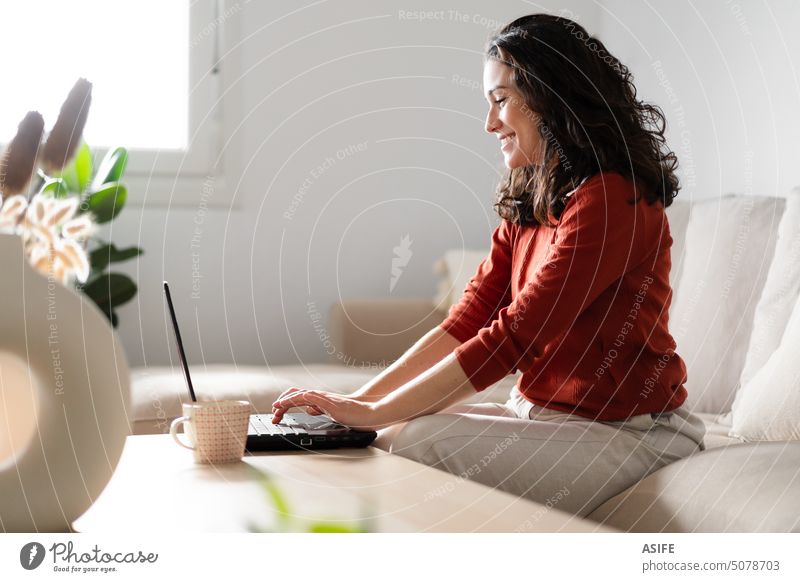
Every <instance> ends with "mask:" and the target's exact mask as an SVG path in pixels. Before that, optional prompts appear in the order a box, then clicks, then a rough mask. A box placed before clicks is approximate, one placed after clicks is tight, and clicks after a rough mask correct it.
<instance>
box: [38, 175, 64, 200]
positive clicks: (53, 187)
mask: <svg viewBox="0 0 800 582" xmlns="http://www.w3.org/2000/svg"><path fill="white" fill-rule="evenodd" d="M39 192H40V193H41V194H45V195H49V196H52V197H53V198H66V197H67V196H69V186H68V185H67V182H66V181H65V180H64V179H62V178H48V180H47V181H46V182H45V184H44V186H42V189H41V190H39Z"/></svg>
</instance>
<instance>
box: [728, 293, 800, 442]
mask: <svg viewBox="0 0 800 582" xmlns="http://www.w3.org/2000/svg"><path fill="white" fill-rule="evenodd" d="M795 303H796V304H795V307H794V311H793V313H792V315H791V318H790V319H789V322H788V324H787V325H786V330H785V332H784V334H783V338H782V339H781V342H780V345H779V346H778V349H777V350H776V351H775V352H774V353H773V354H772V355H771V356H770V357H769V359H768V360H767V363H766V364H764V366H762V367H761V369H760V370H759V371H758V372H756V374H755V376H753V378H752V379H751V380H750V381H749V382H748V383H747V384H745V385H744V386H742V388H741V389H740V390H739V394H738V396H737V401H736V408H735V409H734V410H733V411H732V414H731V431H730V434H731V436H735V437H738V438H741V439H743V440H746V441H764V440H766V441H780V440H800V300H798V301H796V302H795Z"/></svg>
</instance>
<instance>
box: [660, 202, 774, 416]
mask: <svg viewBox="0 0 800 582" xmlns="http://www.w3.org/2000/svg"><path fill="white" fill-rule="evenodd" d="M784 205H785V199H783V198H775V197H759V196H743V195H727V196H722V197H719V198H713V199H708V200H700V201H697V202H695V203H693V204H692V209H691V215H690V217H689V223H688V226H687V229H686V242H685V245H686V246H685V248H686V251H685V258H684V260H683V265H682V268H681V274H680V281H679V282H678V285H677V288H676V289H675V290H674V292H675V300H674V304H673V306H672V308H671V309H670V331H671V333H672V335H673V337H674V338H675V341H676V343H677V349H676V352H677V353H678V355H680V356H681V357H682V358H683V359H684V361H685V362H686V367H687V374H688V380H687V383H686V388H687V390H688V392H689V395H688V399H687V403H688V406H689V407H690V408H691V409H692V410H693V411H694V412H711V413H716V414H720V413H724V412H727V411H728V410H730V407H731V404H732V403H733V399H734V395H735V392H736V388H737V387H738V382H739V376H740V374H741V372H742V367H743V366H744V361H745V355H746V353H747V346H748V342H749V337H750V333H751V331H752V327H753V313H754V311H755V307H756V304H757V302H758V298H759V297H760V296H761V290H762V288H763V286H764V281H765V279H766V275H767V271H768V268H769V264H770V261H771V260H772V254H773V252H774V249H775V240H776V232H777V225H778V222H779V220H780V216H781V214H782V212H783V209H784Z"/></svg>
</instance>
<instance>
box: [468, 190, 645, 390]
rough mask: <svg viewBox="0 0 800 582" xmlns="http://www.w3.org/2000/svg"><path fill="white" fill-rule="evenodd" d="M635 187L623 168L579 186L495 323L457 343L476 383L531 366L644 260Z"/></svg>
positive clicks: (482, 386)
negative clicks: (541, 256)
mask: <svg viewBox="0 0 800 582" xmlns="http://www.w3.org/2000/svg"><path fill="white" fill-rule="evenodd" d="M633 194H634V190H633V186H632V185H631V184H630V183H629V182H627V181H626V180H624V179H623V178H622V177H621V176H614V177H611V178H608V177H607V178H605V179H604V180H595V181H592V182H591V184H590V183H587V184H585V185H584V186H582V187H581V188H579V189H578V190H576V191H575V193H574V194H573V195H572V197H571V198H570V200H569V202H568V203H567V205H566V207H565V209H564V211H563V212H562V215H561V219H560V222H559V224H558V228H557V229H556V232H555V235H554V240H553V242H552V243H551V245H550V248H549V250H548V254H547V255H546V256H545V259H544V260H543V261H542V263H541V264H540V265H539V267H538V268H537V270H536V272H535V274H534V276H533V277H532V278H531V279H530V280H528V281H527V282H526V283H525V285H524V286H523V287H522V288H521V289H520V291H519V293H518V294H517V296H516V297H515V298H514V301H513V302H512V303H511V304H510V305H509V306H507V307H504V308H503V309H501V310H500V312H499V313H498V316H497V318H496V319H495V320H494V321H493V322H492V324H491V325H490V326H488V327H485V328H483V329H481V330H480V331H479V332H478V333H477V334H476V335H475V337H473V338H472V339H470V340H469V341H467V342H464V343H462V344H461V345H460V346H458V347H457V348H456V349H455V350H454V354H455V356H456V358H457V360H458V361H459V363H460V364H461V366H462V368H463V369H464V372H465V374H466V375H467V377H468V378H469V379H470V381H471V383H472V385H473V386H474V388H475V389H476V390H477V391H481V390H483V389H485V388H487V387H489V386H491V385H492V384H494V383H495V382H497V381H499V380H501V379H502V378H503V377H505V376H507V375H508V374H511V373H513V372H515V371H516V370H517V369H519V370H521V371H522V372H525V371H526V370H527V369H529V368H530V367H531V366H532V364H533V362H534V360H535V358H537V357H540V356H541V354H542V352H543V350H544V347H545V346H546V345H547V344H548V343H550V342H551V341H553V340H554V339H556V338H558V337H559V335H561V334H563V333H565V332H566V331H567V330H568V329H569V327H570V326H571V325H572V324H573V322H574V321H575V320H576V319H577V317H578V316H579V315H580V314H581V312H582V311H583V310H584V309H585V308H586V307H588V306H589V305H591V303H592V302H593V301H594V300H595V299H597V297H598V296H599V295H600V294H601V293H602V292H603V291H604V290H605V289H607V288H608V287H609V286H611V285H612V284H615V282H618V281H619V280H620V279H621V277H622V275H624V273H625V272H626V271H628V270H630V269H631V268H633V267H634V266H635V265H636V264H638V263H639V262H640V261H641V260H642V258H643V257H644V255H643V249H642V247H643V246H645V245H644V241H642V240H641V239H640V238H639V240H637V237H640V236H641V233H642V232H643V230H642V229H643V225H642V224H641V223H642V221H643V215H642V213H641V212H640V211H639V208H638V207H639V206H640V204H630V203H628V202H627V201H628V200H630V199H631V198H632V196H633ZM598 325H599V322H598Z"/></svg>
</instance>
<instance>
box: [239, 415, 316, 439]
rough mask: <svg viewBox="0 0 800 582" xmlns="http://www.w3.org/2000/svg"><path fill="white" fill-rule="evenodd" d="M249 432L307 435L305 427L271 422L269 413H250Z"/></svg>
mask: <svg viewBox="0 0 800 582" xmlns="http://www.w3.org/2000/svg"><path fill="white" fill-rule="evenodd" d="M248 433H249V434H257V435H259V436H261V435H265V434H268V435H307V434H308V432H307V431H306V430H305V429H300V428H299V427H295V426H290V425H287V424H286V423H281V424H273V422H272V415H269V414H252V415H250V430H249V431H248Z"/></svg>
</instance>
